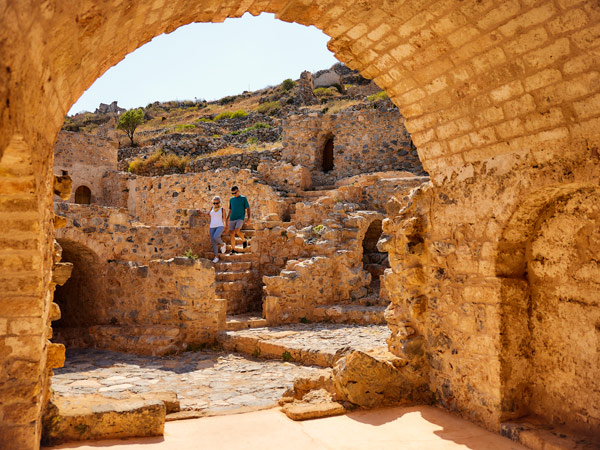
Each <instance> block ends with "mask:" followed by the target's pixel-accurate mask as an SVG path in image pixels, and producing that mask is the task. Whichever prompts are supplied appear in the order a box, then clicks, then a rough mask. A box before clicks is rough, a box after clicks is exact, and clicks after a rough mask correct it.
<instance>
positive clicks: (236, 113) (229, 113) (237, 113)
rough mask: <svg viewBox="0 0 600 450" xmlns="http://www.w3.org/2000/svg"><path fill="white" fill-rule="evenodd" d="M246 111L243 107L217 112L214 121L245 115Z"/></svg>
mask: <svg viewBox="0 0 600 450" xmlns="http://www.w3.org/2000/svg"><path fill="white" fill-rule="evenodd" d="M247 115H248V113H247V112H246V111H244V110H243V109H238V110H237V111H223V112H222V113H220V114H217V116H216V117H215V121H219V120H223V119H237V118H240V117H246V116H247Z"/></svg>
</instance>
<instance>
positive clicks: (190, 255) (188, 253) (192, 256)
mask: <svg viewBox="0 0 600 450" xmlns="http://www.w3.org/2000/svg"><path fill="white" fill-rule="evenodd" d="M183 256H185V257H186V258H190V259H193V260H194V261H195V260H197V259H198V255H196V254H195V253H194V252H193V251H192V249H191V248H188V249H187V251H186V252H185V253H184V254H183Z"/></svg>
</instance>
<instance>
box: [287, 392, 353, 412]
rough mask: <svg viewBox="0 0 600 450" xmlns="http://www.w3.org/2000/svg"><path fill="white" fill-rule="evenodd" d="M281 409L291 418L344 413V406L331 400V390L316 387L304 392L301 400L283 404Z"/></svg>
mask: <svg viewBox="0 0 600 450" xmlns="http://www.w3.org/2000/svg"><path fill="white" fill-rule="evenodd" d="M282 411H283V412H284V413H285V414H286V415H287V416H288V417H289V418H290V419H292V420H308V419H317V418H320V417H329V416H338V415H340V414H344V413H345V412H346V408H344V406H343V405H341V404H340V403H338V402H336V401H333V399H332V394H331V392H328V391H327V390H325V389H317V390H313V391H310V392H308V393H307V394H305V395H304V396H303V397H302V400H294V401H293V402H291V403H287V404H285V405H284V406H283V408H282Z"/></svg>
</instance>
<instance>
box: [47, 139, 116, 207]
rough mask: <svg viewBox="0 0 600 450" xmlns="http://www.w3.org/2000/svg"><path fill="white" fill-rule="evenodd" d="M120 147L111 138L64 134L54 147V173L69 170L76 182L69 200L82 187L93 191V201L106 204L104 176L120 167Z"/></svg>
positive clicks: (73, 198) (72, 200)
mask: <svg viewBox="0 0 600 450" xmlns="http://www.w3.org/2000/svg"><path fill="white" fill-rule="evenodd" d="M117 149H118V144H117V142H116V141H115V140H113V139H112V138H111V137H107V136H96V135H89V134H83V133H72V132H69V131H61V132H60V133H59V134H58V140H57V141H56V145H55V146H54V173H57V174H60V173H61V172H62V171H67V172H68V174H69V176H70V177H71V179H72V180H73V189H72V191H71V196H70V197H69V199H68V201H69V202H71V203H73V202H75V191H76V190H77V188H78V187H79V186H86V187H88V188H89V189H90V190H91V193H92V196H91V202H92V203H100V204H103V192H102V177H103V176H104V173H105V172H107V171H109V170H116V168H117Z"/></svg>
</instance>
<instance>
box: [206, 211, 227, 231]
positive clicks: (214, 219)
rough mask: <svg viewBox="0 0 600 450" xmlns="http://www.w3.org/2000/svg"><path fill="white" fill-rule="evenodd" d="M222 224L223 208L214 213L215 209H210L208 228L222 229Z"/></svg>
mask: <svg viewBox="0 0 600 450" xmlns="http://www.w3.org/2000/svg"><path fill="white" fill-rule="evenodd" d="M224 226H225V224H224V223H223V208H219V209H218V210H217V211H215V208H210V228H217V227H224Z"/></svg>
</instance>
